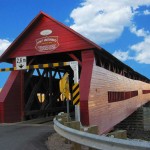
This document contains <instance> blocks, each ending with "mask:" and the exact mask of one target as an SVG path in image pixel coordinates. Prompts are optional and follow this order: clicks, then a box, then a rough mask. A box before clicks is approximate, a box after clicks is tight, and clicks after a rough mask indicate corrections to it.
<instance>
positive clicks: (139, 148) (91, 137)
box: [53, 118, 150, 150]
mask: <svg viewBox="0 0 150 150" xmlns="http://www.w3.org/2000/svg"><path fill="white" fill-rule="evenodd" d="M53 121H54V129H55V131H56V132H57V133H58V134H60V135H61V136H63V137H64V138H66V139H68V140H70V141H72V142H75V143H78V144H81V145H85V146H87V147H90V148H95V149H98V150H150V142H147V141H134V140H123V139H117V138H112V137H106V136H99V135H95V134H90V133H86V132H83V131H78V130H75V129H72V128H69V127H66V126H64V125H62V124H61V123H60V122H59V121H57V120H56V118H54V120H53Z"/></svg>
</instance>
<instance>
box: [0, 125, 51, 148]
mask: <svg viewBox="0 0 150 150" xmlns="http://www.w3.org/2000/svg"><path fill="white" fill-rule="evenodd" d="M52 133H54V129H53V125H33V124H31V125H29V124H11V125H8V124H0V150H47V147H46V144H45V142H46V140H47V138H48V137H49V136H50V135H51V134H52Z"/></svg>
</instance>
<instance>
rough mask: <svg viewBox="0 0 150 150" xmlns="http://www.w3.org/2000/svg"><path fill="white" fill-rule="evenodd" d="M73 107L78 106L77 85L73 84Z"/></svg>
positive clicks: (78, 94)
mask: <svg viewBox="0 0 150 150" xmlns="http://www.w3.org/2000/svg"><path fill="white" fill-rule="evenodd" d="M72 100H73V105H80V92H79V83H75V84H74V85H73V87H72Z"/></svg>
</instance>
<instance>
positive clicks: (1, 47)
mask: <svg viewBox="0 0 150 150" xmlns="http://www.w3.org/2000/svg"><path fill="white" fill-rule="evenodd" d="M10 44H11V42H10V41H8V40H6V39H0V55H1V54H2V53H3V52H4V51H5V50H6V49H7V48H8V46H9V45H10Z"/></svg>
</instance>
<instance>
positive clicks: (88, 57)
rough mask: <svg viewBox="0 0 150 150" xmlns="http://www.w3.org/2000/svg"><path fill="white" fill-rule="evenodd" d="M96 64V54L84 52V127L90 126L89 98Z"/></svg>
mask: <svg viewBox="0 0 150 150" xmlns="http://www.w3.org/2000/svg"><path fill="white" fill-rule="evenodd" d="M93 64H94V52H93V51H92V50H89V51H82V70H81V76H80V114H81V122H82V124H83V125H89V112H88V97H89V91H90V82H91V76H92V69H93Z"/></svg>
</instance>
